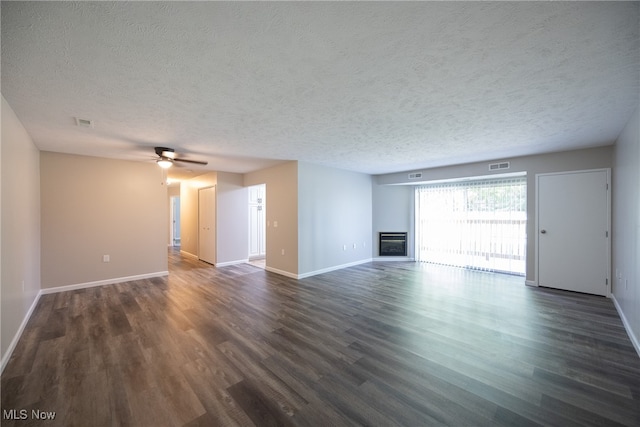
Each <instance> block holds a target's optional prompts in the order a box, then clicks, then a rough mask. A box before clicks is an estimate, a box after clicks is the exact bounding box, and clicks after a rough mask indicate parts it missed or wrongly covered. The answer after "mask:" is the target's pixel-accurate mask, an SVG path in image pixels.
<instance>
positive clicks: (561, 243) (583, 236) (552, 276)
mask: <svg viewBox="0 0 640 427" xmlns="http://www.w3.org/2000/svg"><path fill="white" fill-rule="evenodd" d="M536 178H537V183H536V189H537V217H536V218H537V220H536V222H537V226H538V230H537V233H538V234H537V242H538V244H537V247H538V285H539V286H547V287H551V288H557V289H565V290H570V291H577V292H584V293H589V294H596V295H607V292H608V285H609V282H610V280H609V265H610V262H609V247H610V246H609V205H610V198H609V185H608V184H609V171H608V170H593V171H579V172H572V173H561V174H542V175H537V176H536Z"/></svg>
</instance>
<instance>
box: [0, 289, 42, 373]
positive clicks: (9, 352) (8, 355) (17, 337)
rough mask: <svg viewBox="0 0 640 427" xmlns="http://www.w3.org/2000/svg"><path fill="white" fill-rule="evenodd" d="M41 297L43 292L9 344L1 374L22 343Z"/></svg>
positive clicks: (39, 293) (0, 367) (32, 305)
mask: <svg viewBox="0 0 640 427" xmlns="http://www.w3.org/2000/svg"><path fill="white" fill-rule="evenodd" d="M40 295H42V291H40V292H38V294H37V295H36V297H35V299H34V300H33V303H32V304H31V307H29V310H28V311H27V314H26V315H25V316H24V319H22V323H21V324H20V327H19V328H18V331H17V332H16V334H15V335H14V337H13V339H12V340H11V343H10V344H9V348H7V351H6V352H5V353H4V354H3V355H2V362H0V363H1V365H0V374H1V373H2V372H4V368H5V367H6V366H7V364H8V363H9V360H10V359H11V355H12V354H13V351H14V350H15V349H16V346H17V345H18V341H20V338H21V337H22V333H23V332H24V328H25V327H26V326H27V323H29V319H31V315H32V314H33V311H34V310H35V309H36V306H37V305H38V301H40Z"/></svg>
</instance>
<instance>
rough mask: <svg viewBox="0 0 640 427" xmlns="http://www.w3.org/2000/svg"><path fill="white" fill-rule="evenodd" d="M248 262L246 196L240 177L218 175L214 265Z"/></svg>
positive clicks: (220, 173)
mask: <svg viewBox="0 0 640 427" xmlns="http://www.w3.org/2000/svg"><path fill="white" fill-rule="evenodd" d="M248 258H249V194H248V190H247V188H246V187H244V184H243V176H242V175H241V174H237V173H229V172H218V184H217V186H216V264H224V263H232V262H241V261H246V260H247V259H248Z"/></svg>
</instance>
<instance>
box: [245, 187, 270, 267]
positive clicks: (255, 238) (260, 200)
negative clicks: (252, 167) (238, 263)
mask: <svg viewBox="0 0 640 427" xmlns="http://www.w3.org/2000/svg"><path fill="white" fill-rule="evenodd" d="M265 188H266V186H265V185H264V184H261V185H255V186H252V187H249V258H250V259H257V258H264V257H265V254H266V250H265V237H266V236H265V208H266V202H265V193H266V191H265Z"/></svg>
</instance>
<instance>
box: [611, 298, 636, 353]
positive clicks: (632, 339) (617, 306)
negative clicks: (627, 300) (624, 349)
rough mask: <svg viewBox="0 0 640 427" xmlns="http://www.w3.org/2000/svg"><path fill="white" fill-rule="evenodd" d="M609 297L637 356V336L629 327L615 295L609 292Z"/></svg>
mask: <svg viewBox="0 0 640 427" xmlns="http://www.w3.org/2000/svg"><path fill="white" fill-rule="evenodd" d="M611 299H612V300H613V305H614V306H615V307H616V310H617V311H618V315H619V316H620V319H621V320H622V324H623V325H624V329H625V330H626V331H627V335H629V339H630V340H631V344H633V347H634V348H635V349H636V353H638V356H640V342H639V341H638V338H637V337H636V335H635V334H634V333H633V329H631V324H630V323H629V321H628V320H627V318H626V316H625V315H624V312H623V311H622V307H620V304H618V300H617V299H616V297H615V295H613V294H611Z"/></svg>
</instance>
